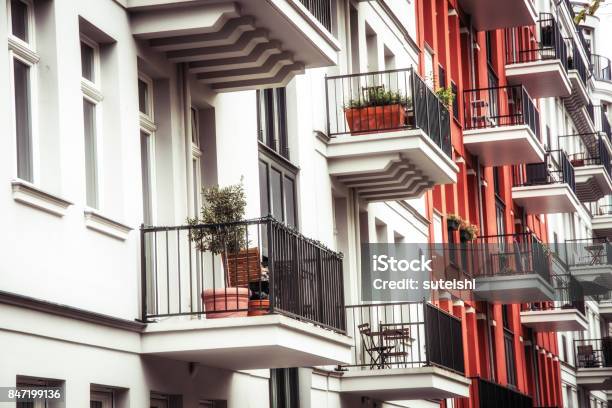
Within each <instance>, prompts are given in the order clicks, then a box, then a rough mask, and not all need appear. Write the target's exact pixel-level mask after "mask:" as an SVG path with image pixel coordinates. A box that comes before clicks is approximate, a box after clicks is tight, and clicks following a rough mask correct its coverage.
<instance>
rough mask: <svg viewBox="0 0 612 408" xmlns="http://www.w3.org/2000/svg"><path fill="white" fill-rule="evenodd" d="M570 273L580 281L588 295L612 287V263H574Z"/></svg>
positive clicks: (603, 291) (606, 290)
mask: <svg viewBox="0 0 612 408" xmlns="http://www.w3.org/2000/svg"><path fill="white" fill-rule="evenodd" d="M570 273H571V274H572V275H573V276H574V277H575V278H576V280H577V281H578V282H580V284H581V285H582V287H583V289H584V293H585V294H587V295H589V294H601V293H605V292H608V291H609V290H611V289H612V265H606V264H595V265H573V266H570Z"/></svg>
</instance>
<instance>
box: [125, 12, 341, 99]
mask: <svg viewBox="0 0 612 408" xmlns="http://www.w3.org/2000/svg"><path fill="white" fill-rule="evenodd" d="M128 10H129V11H130V18H131V29H132V33H133V35H134V36H135V37H136V38H137V39H141V40H143V41H145V42H147V43H148V45H149V46H150V47H151V48H153V49H155V50H157V51H159V52H162V53H164V54H165V55H166V57H167V58H168V60H169V61H171V62H185V63H187V65H188V67H189V70H190V71H191V72H193V73H195V74H197V78H198V80H200V81H202V82H203V83H206V84H208V85H209V86H210V87H211V88H212V89H214V90H216V91H218V92H225V91H238V90H245V89H258V88H268V87H275V86H284V85H286V84H287V83H288V82H289V81H290V80H291V79H292V78H293V77H294V76H295V75H296V74H300V73H303V72H304V69H305V68H315V67H324V66H330V65H335V64H336V63H337V60H338V51H339V50H340V44H339V42H338V41H337V40H336V39H335V38H334V37H333V35H332V34H331V33H330V32H329V31H327V29H326V28H325V27H323V26H322V25H321V23H320V22H319V21H318V20H317V19H316V18H315V17H314V16H312V15H311V14H310V12H309V11H308V10H307V9H306V8H305V7H304V6H303V5H302V3H301V2H300V1H297V0H269V1H262V2H254V1H250V0H235V1H228V0H220V1H216V2H201V1H196V0H182V1H176V0H175V1H167V0H133V1H128Z"/></svg>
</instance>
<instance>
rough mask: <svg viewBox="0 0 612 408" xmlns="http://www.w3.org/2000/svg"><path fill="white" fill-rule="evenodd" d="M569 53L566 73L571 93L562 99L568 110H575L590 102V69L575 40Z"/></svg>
mask: <svg viewBox="0 0 612 408" xmlns="http://www.w3.org/2000/svg"><path fill="white" fill-rule="evenodd" d="M571 44H572V51H571V55H570V56H568V63H567V69H568V71H567V75H568V77H569V79H570V82H571V83H572V94H571V95H570V96H569V97H567V98H564V99H563V103H564V104H565V108H566V109H567V110H568V111H570V112H571V111H576V110H579V109H581V108H583V107H584V106H586V105H588V104H589V102H590V97H589V85H588V80H589V74H590V70H589V68H588V66H587V62H585V60H584V58H583V57H582V54H581V52H580V48H579V45H578V43H577V41H575V40H574V41H572V42H571Z"/></svg>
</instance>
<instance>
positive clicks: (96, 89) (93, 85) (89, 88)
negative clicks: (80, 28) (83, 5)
mask: <svg viewBox="0 0 612 408" xmlns="http://www.w3.org/2000/svg"><path fill="white" fill-rule="evenodd" d="M80 41H81V42H84V43H85V44H87V45H89V46H90V47H92V48H93V50H94V53H93V64H94V66H93V70H94V75H93V79H94V80H93V82H92V81H90V80H88V79H87V78H84V77H83V75H82V72H81V75H80V78H81V92H82V94H83V100H87V101H88V102H90V103H92V104H93V105H94V132H95V142H96V157H95V160H96V162H95V163H94V166H95V171H96V184H97V185H96V202H97V203H96V204H97V205H96V207H97V208H91V206H90V205H89V203H87V184H85V203H86V207H87V208H90V209H94V210H99V209H100V207H102V205H101V203H103V202H104V201H103V189H102V188H101V186H103V185H104V180H103V177H104V175H103V173H102V166H101V163H102V162H103V149H102V147H103V143H102V134H103V133H102V129H103V127H102V101H103V100H104V95H103V94H102V89H101V79H100V66H101V64H100V46H99V45H98V44H97V43H96V42H95V41H93V40H91V39H90V38H88V37H87V36H86V35H84V34H82V33H81V35H80ZM79 50H80V42H79ZM79 52H80V51H79ZM79 57H80V54H79ZM80 62H81V60H80V58H79V66H80ZM84 132H85V117H84V116H83V141H84V140H85V138H84V136H85V133H84ZM83 162H84V163H85V160H84V161H83ZM86 182H87V181H86Z"/></svg>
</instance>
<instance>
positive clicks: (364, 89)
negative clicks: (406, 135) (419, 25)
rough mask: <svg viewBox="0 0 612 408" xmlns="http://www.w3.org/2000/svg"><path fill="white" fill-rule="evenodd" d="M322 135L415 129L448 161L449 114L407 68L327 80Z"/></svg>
mask: <svg viewBox="0 0 612 408" xmlns="http://www.w3.org/2000/svg"><path fill="white" fill-rule="evenodd" d="M325 92H326V95H327V134H328V135H329V136H330V137H334V136H338V135H345V134H366V133H375V132H385V131H393V130H401V129H421V130H423V131H424V132H425V133H426V134H427V136H429V138H430V139H431V140H433V142H434V143H435V144H436V145H437V146H438V147H439V148H440V149H442V151H443V152H444V153H446V154H447V155H448V156H449V157H450V156H451V147H452V146H451V138H450V113H449V111H448V109H447V107H446V106H445V105H444V103H442V101H440V99H439V98H438V97H437V95H436V94H435V93H434V92H433V91H432V90H431V89H430V88H429V87H428V86H427V85H426V84H425V82H424V81H423V80H422V79H421V77H419V76H418V75H417V73H416V72H414V70H413V69H412V68H407V69H396V70H389V71H380V72H368V73H363V74H351V75H340V76H333V77H327V78H326V81H325Z"/></svg>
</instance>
